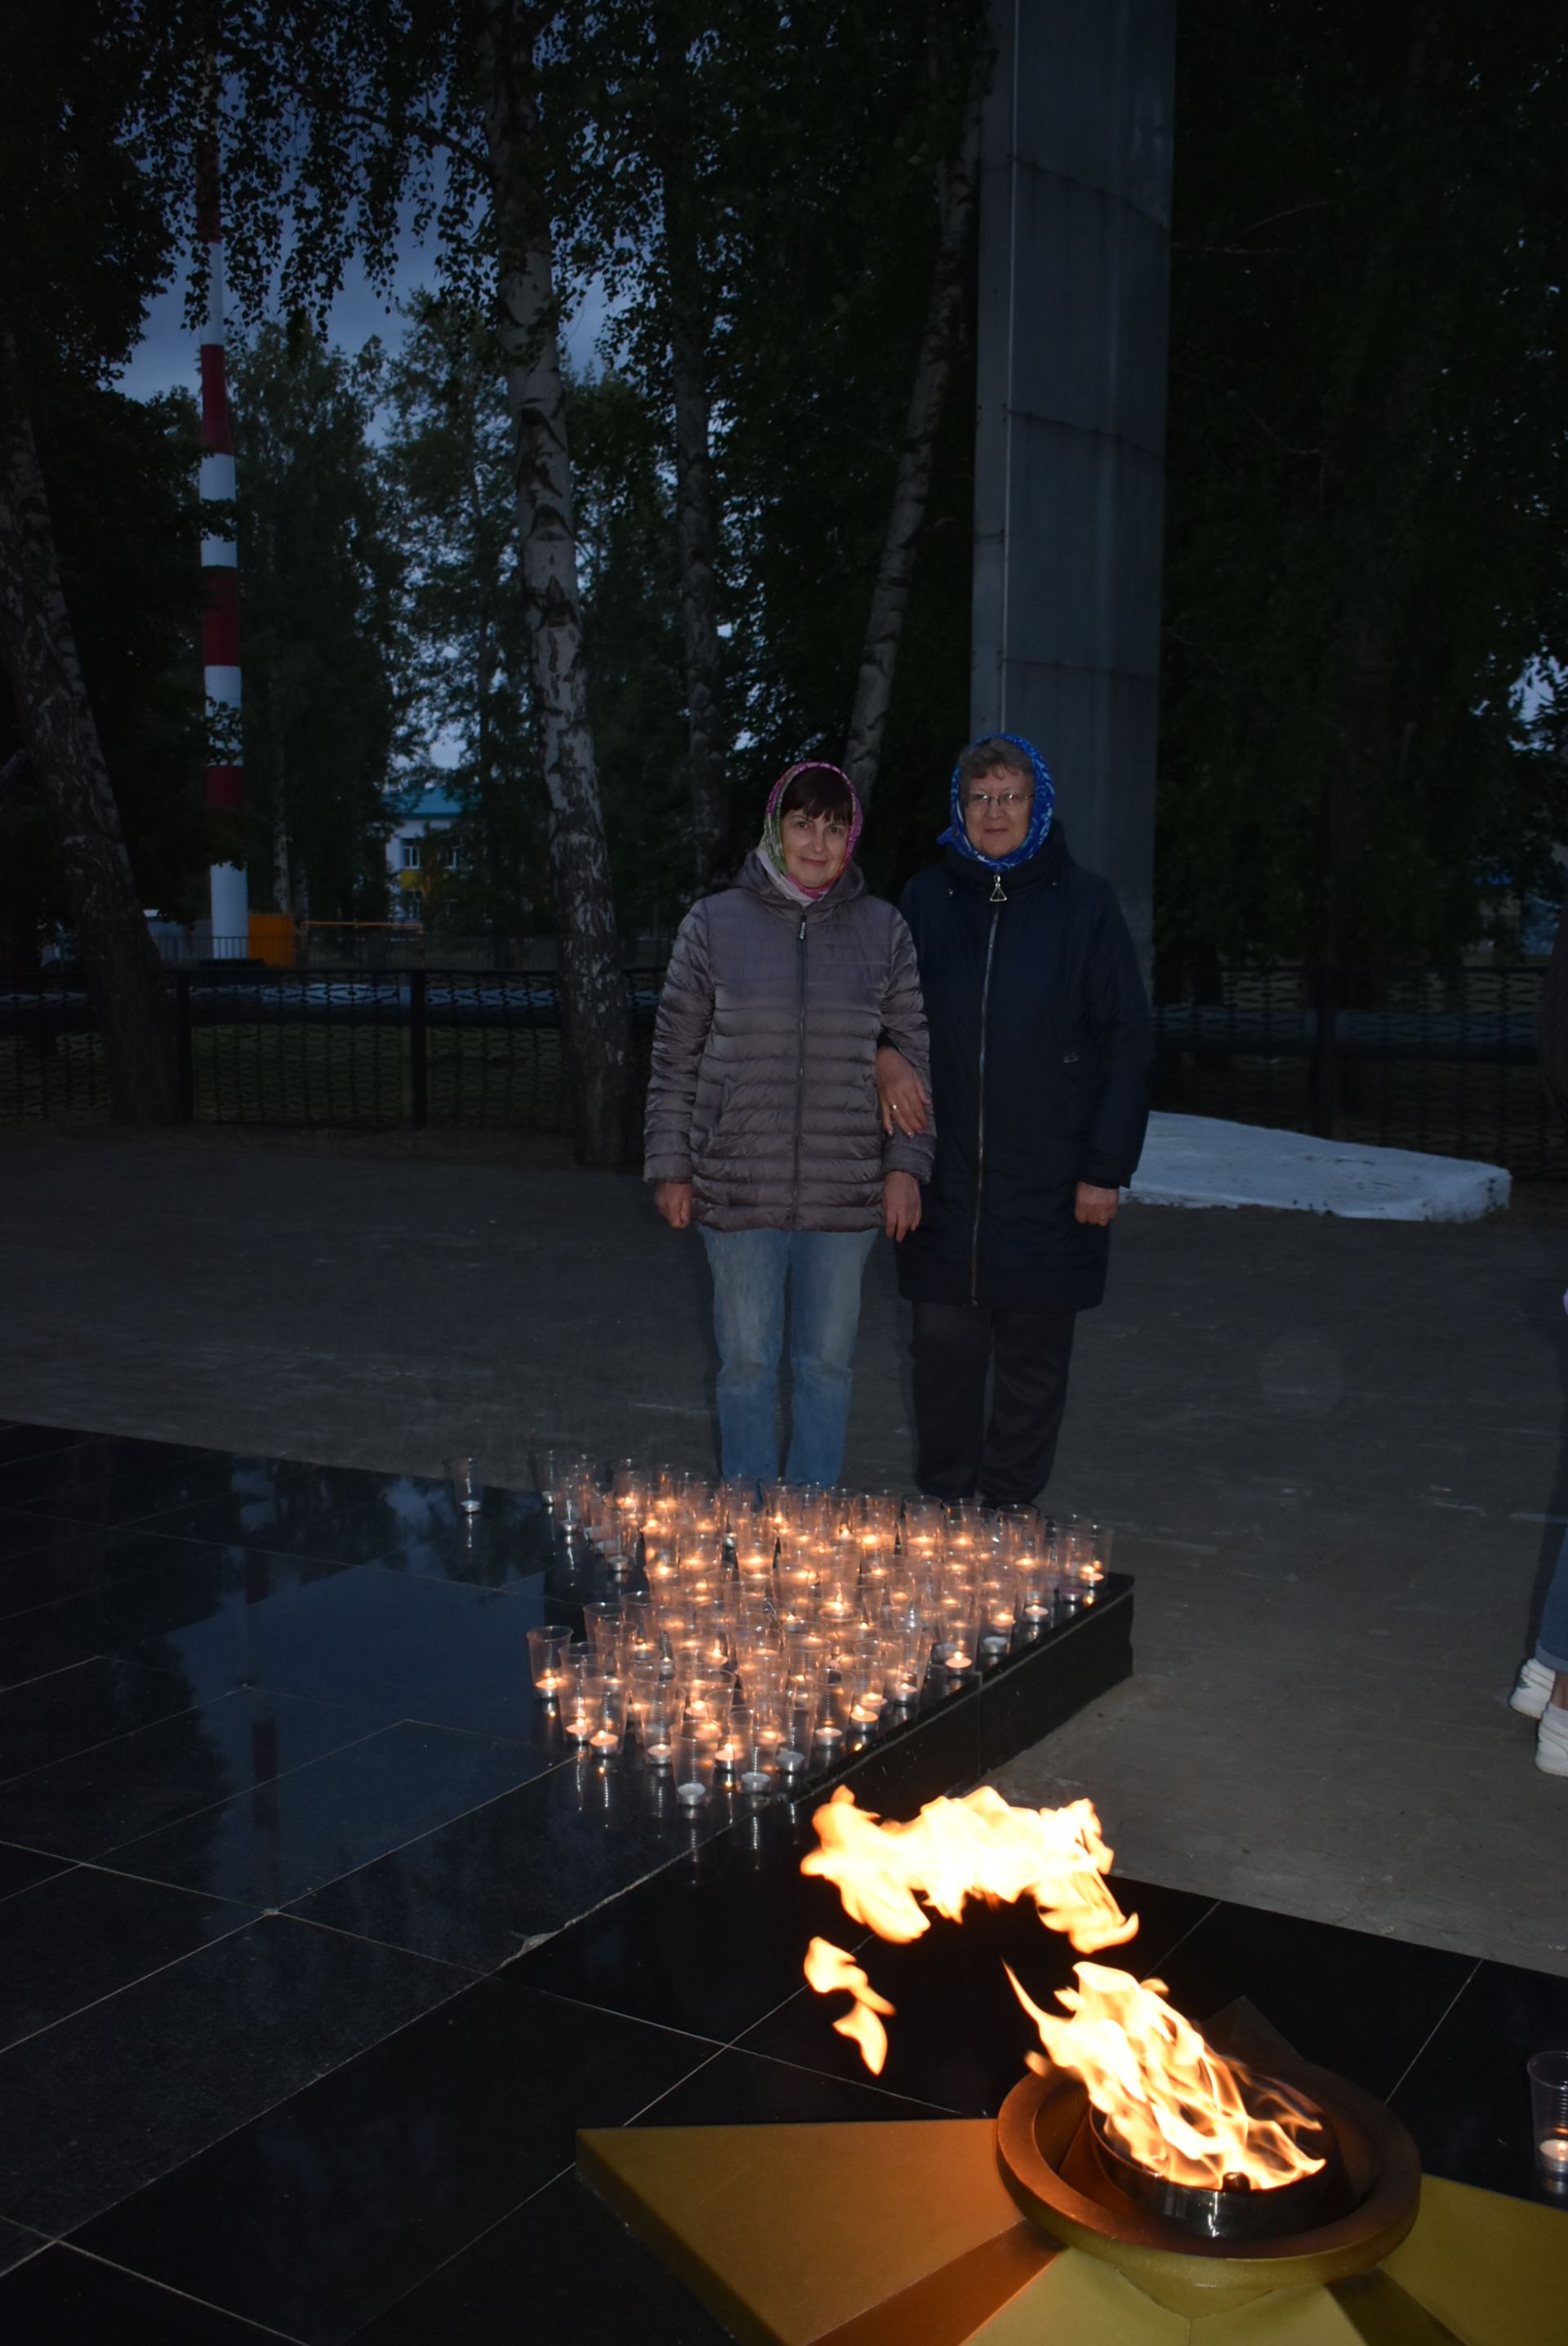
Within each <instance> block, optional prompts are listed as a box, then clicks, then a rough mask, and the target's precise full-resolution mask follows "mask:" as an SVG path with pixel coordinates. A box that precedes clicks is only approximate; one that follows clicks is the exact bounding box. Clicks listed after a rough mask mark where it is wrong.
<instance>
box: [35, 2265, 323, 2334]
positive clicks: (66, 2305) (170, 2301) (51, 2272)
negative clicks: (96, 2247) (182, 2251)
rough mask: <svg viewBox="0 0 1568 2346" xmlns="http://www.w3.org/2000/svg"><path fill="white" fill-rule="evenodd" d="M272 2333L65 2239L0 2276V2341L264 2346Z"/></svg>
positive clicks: (274, 2332) (273, 2332) (275, 2332)
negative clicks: (68, 2243) (82, 2251)
mask: <svg viewBox="0 0 1568 2346" xmlns="http://www.w3.org/2000/svg"><path fill="white" fill-rule="evenodd" d="M278 2335H279V2333H278V2332H277V2331H268V2330H258V2329H257V2328H256V2327H255V2325H254V2323H252V2322H249V2321H236V2320H235V2318H234V2316H233V2315H232V2314H229V2313H219V2311H218V2310H217V2309H216V2308H215V2307H213V2306H209V2305H199V2304H197V2303H196V2302H195V2301H194V2300H192V2299H190V2298H188V2297H181V2296H178V2295H177V2293H176V2292H175V2291H174V2290H168V2289H160V2288H158V2284H157V2283H156V2282H154V2281H148V2280H140V2279H138V2277H137V2275H136V2274H135V2273H128V2272H122V2271H120V2270H117V2267H115V2266H114V2265H107V2264H104V2263H102V2262H100V2260H99V2259H97V2257H86V2256H83V2255H81V2254H80V2253H79V2251H78V2250H76V2249H72V2248H67V2247H65V2246H63V2245H56V2246H55V2247H53V2248H49V2249H45V2251H44V2253H43V2255H42V2256H39V2257H35V2258H33V2259H31V2261H30V2262H28V2263H27V2264H25V2265H23V2266H22V2267H21V2268H20V2270H17V2271H15V2272H10V2273H7V2274H6V2275H5V2279H4V2280H0V2336H3V2337H4V2338H5V2346H76V2341H80V2342H81V2346H89V2341H90V2346H266V2341H267V2340H268V2339H269V2338H273V2339H275V2338H276V2337H277V2336H278ZM290 2346H292V2341H290Z"/></svg>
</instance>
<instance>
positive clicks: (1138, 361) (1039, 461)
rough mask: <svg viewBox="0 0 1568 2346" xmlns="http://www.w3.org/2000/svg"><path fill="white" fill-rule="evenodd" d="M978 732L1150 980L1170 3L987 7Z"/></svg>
mask: <svg viewBox="0 0 1568 2346" xmlns="http://www.w3.org/2000/svg"><path fill="white" fill-rule="evenodd" d="M993 30H994V37H995V41H996V47H997V61H996V69H995V73H994V75H993V82H992V89H991V97H990V100H989V106H988V110H987V117H986V123H985V135H984V151H983V165H982V178H981V196H980V306H979V335H978V352H977V372H978V382H977V392H978V397H977V419H976V437H975V490H974V601H973V628H974V632H973V671H972V691H971V710H972V730H973V731H974V732H975V733H986V732H992V731H997V732H1009V733H1022V734H1024V735H1026V736H1027V737H1028V738H1029V739H1031V740H1033V742H1034V743H1035V744H1036V745H1037V747H1038V748H1039V750H1041V752H1042V754H1043V755H1044V759H1045V762H1046V764H1047V765H1048V766H1049V767H1050V769H1051V771H1052V773H1053V775H1054V778H1055V780H1056V784H1057V790H1058V804H1059V806H1060V809H1061V813H1062V818H1063V821H1064V824H1065V826H1066V830H1067V834H1068V837H1069V838H1070V840H1071V841H1072V845H1073V852H1074V856H1075V857H1076V858H1077V859H1078V861H1079V862H1082V863H1084V864H1086V865H1087V866H1088V867H1089V868H1090V870H1092V871H1095V872H1103V873H1104V874H1105V877H1106V878H1107V879H1108V880H1110V881H1111V882H1113V884H1114V885H1115V889H1116V892H1117V894H1118V895H1119V897H1120V899H1121V903H1122V908H1123V910H1124V911H1125V913H1126V916H1127V920H1128V923H1129V924H1130V926H1131V928H1132V932H1133V935H1134V938H1135V942H1136V943H1137V947H1138V954H1139V957H1140V959H1141V960H1142V961H1143V963H1144V965H1145V971H1146V969H1147V966H1148V960H1149V954H1150V948H1151V941H1152V931H1153V873H1154V822H1155V760H1156V727H1157V699H1156V695H1157V678H1158V664H1159V618H1160V571H1161V553H1162V524H1163V506H1164V488H1165V420H1166V344H1167V338H1168V312H1169V284H1170V188H1171V117H1172V112H1173V103H1174V81H1175V51H1176V0H993Z"/></svg>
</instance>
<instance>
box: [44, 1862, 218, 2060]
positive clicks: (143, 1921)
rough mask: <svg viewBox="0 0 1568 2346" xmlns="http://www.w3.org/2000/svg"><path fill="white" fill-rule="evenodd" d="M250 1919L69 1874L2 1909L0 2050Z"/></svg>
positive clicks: (87, 1871) (82, 1871)
mask: <svg viewBox="0 0 1568 2346" xmlns="http://www.w3.org/2000/svg"><path fill="white" fill-rule="evenodd" d="M256 1912H257V1910H256V1909H254V1908H252V1907H246V1906H240V1905H236V1904H235V1903H234V1902H232V1901H230V1900H229V1899H223V1898H202V1897H198V1896H195V1895H193V1894H192V1893H191V1892H189V1891H188V1890H172V1889H166V1888H164V1887H163V1886H162V1885H161V1884H160V1885H157V1886H153V1885H149V1884H148V1883H147V1882H137V1881H133V1880H131V1879H130V1878H129V1877H128V1876H127V1875H125V1874H120V1873H107V1872H104V1871H103V1870H102V1869H101V1868H99V1867H97V1866H92V1865H76V1866H72V1867H71V1869H70V1871H69V1872H66V1873H56V1875H54V1877H53V1878H52V1879H51V1880H49V1881H47V1882H39V1883H38V1884H37V1885H36V1888H34V1889H32V1890H28V1891H25V1892H23V1893H22V1894H21V1895H20V1896H19V1897H17V1898H15V1899H13V1900H11V1901H10V1902H8V1903H7V1906H6V1910H5V1923H4V1926H3V1928H0V2050H4V2049H5V2047H6V2046H8V2045H17V2044H20V2043H21V2042H22V2040H23V2039H24V2038H25V2037H29V2036H34V2035H36V2034H37V2033H38V2031H39V2030H40V2029H46V2028H50V2027H52V2026H53V2025H54V2023H55V2022H56V2021H57V2020H64V2019H66V2018H67V2017H68V2015H70V2014H72V2013H74V2012H82V2011H85V2010H86V2009H87V2007H88V2006H89V2005H91V2004H97V2003H98V2002H99V2001H100V2000H101V1999H102V1998H103V1997H105V1996H112V1995H115V1994H117V1993H118V1991H119V1990H120V1989H121V1988H123V1987H128V1986H130V1985H131V1984H132V1983H133V1982H135V1981H137V1980H140V1979H146V1978H148V1977H149V1976H150V1975H151V1974H154V1973H157V1972H160V1971H163V1970H164V1969H165V1968H166V1967H167V1966H168V1964H178V1963H179V1962H181V1961H182V1960H183V1959H184V1957H186V1956H187V1955H192V1954H194V1953H196V1952H197V1951H198V1949H199V1948H202V1947H209V1946H211V1945H212V1944H213V1943H215V1942H216V1941H218V1940H219V1939H223V1938H227V1937H228V1935H229V1933H230V1932H231V1931H238V1930H241V1929H242V1928H243V1927H244V1925H245V1924H246V1923H249V1922H253V1921H254V1920H255V1919H256Z"/></svg>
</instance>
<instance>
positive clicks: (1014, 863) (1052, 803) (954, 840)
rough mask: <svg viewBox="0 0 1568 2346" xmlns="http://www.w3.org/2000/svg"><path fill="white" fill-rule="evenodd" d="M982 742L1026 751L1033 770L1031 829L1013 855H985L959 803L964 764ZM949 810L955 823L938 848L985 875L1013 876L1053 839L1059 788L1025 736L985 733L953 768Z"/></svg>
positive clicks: (971, 744) (1042, 759)
mask: <svg viewBox="0 0 1568 2346" xmlns="http://www.w3.org/2000/svg"><path fill="white" fill-rule="evenodd" d="M982 741H1010V742H1011V743H1012V745H1013V748H1014V749H1015V750H1023V753H1024V755H1025V757H1026V758H1027V759H1028V760H1029V763H1030V765H1031V766H1032V768H1033V772H1034V804H1033V809H1032V810H1031V811H1030V816H1029V828H1028V830H1027V831H1025V832H1024V834H1023V844H1022V845H1021V846H1019V847H1015V848H1014V849H1013V852H1012V854H1011V855H982V853H981V852H980V850H979V848H978V847H976V845H975V844H974V841H972V839H971V838H970V835H969V832H968V830H967V829H966V828H965V825H964V820H963V808H962V804H961V802H960V800H959V780H958V778H959V775H960V773H961V771H962V766H963V760H964V759H965V758H966V757H967V756H968V755H969V750H977V749H978V748H979V747H980V743H981V742H982ZM948 807H949V811H950V813H951V815H952V821H950V822H949V824H948V827H947V829H946V830H945V831H943V832H942V837H941V839H940V840H939V841H937V844H938V846H939V847H947V848H951V849H952V850H953V851H954V852H956V853H957V854H959V855H964V856H968V857H970V858H971V859H972V861H973V862H975V863H977V864H979V865H980V866H981V867H982V869H983V870H984V871H986V872H1013V871H1016V869H1017V868H1018V866H1019V865H1020V864H1021V863H1028V862H1032V861H1033V858H1034V857H1035V856H1036V855H1038V854H1039V852H1040V850H1041V849H1042V848H1043V847H1044V844H1045V841H1046V840H1047V839H1048V838H1049V837H1050V835H1051V821H1052V817H1053V815H1054V813H1055V811H1056V787H1055V784H1054V782H1053V781H1052V780H1051V774H1050V770H1049V769H1048V767H1047V766H1046V763H1045V760H1044V758H1043V757H1042V756H1041V755H1040V752H1039V750H1037V749H1036V748H1035V747H1034V744H1033V741H1026V740H1025V739H1023V735H1022V733H982V734H981V735H980V736H979V737H978V739H975V740H973V741H972V742H971V743H970V744H969V749H968V750H961V751H960V753H959V758H958V762H957V764H956V765H955V766H954V767H953V770H952V783H951V784H950V786H949V790H948Z"/></svg>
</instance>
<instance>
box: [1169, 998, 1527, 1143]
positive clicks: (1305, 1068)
mask: <svg viewBox="0 0 1568 2346" xmlns="http://www.w3.org/2000/svg"><path fill="white" fill-rule="evenodd" d="M1544 974H1545V973H1544V968H1543V966H1528V965H1527V966H1519V967H1512V968H1509V967H1498V968H1490V969H1489V968H1473V969H1461V970H1460V971H1457V972H1456V973H1454V974H1451V975H1449V976H1438V975H1435V974H1432V973H1431V972H1430V971H1426V970H1406V969H1384V970H1377V971H1370V972H1364V973H1356V974H1350V973H1339V974H1338V975H1337V976H1336V977H1334V978H1333V979H1331V980H1329V979H1327V978H1326V977H1325V975H1324V974H1323V973H1321V972H1312V971H1309V970H1308V969H1307V968H1305V967H1303V966H1300V965H1278V964H1276V965H1273V966H1270V967H1268V968H1252V969H1244V968H1230V969H1226V970H1224V971H1222V972H1219V973H1217V974H1216V975H1215V976H1214V977H1213V979H1212V980H1211V982H1210V983H1209V984H1207V986H1201V987H1200V986H1194V987H1191V988H1189V989H1188V991H1187V992H1186V994H1185V995H1183V996H1182V997H1181V998H1178V999H1176V1000H1175V1001H1166V1002H1163V1003H1161V1004H1160V1005H1159V1006H1158V1008H1157V1009H1156V1035H1157V1055H1158V1056H1157V1073H1156V1104H1157V1105H1158V1106H1159V1107H1163V1108H1169V1109H1175V1110H1177V1111H1185V1112H1186V1113H1187V1114H1189V1115H1193V1116H1220V1117H1234V1118H1235V1119H1236V1120H1237V1122H1238V1123H1242V1124H1265V1125H1276V1126H1280V1127H1286V1128H1288V1129H1290V1130H1293V1131H1298V1132H1309V1131H1312V1130H1314V1129H1318V1130H1320V1131H1321V1130H1330V1131H1331V1132H1332V1133H1333V1135H1334V1136H1335V1137H1337V1138H1339V1139H1344V1140H1357V1141H1370V1142H1373V1143H1375V1144H1376V1145H1377V1146H1378V1147H1380V1148H1420V1149H1428V1150H1431V1152H1432V1153H1433V1154H1434V1155H1436V1156H1441V1157H1477V1158H1483V1159H1485V1160H1487V1161H1488V1162H1490V1163H1492V1164H1494V1165H1506V1166H1507V1167H1509V1168H1510V1169H1511V1170H1512V1172H1515V1173H1519V1174H1523V1175H1526V1176H1531V1175H1534V1176H1540V1175H1549V1176H1552V1177H1553V1178H1562V1177H1563V1176H1564V1175H1568V1145H1565V1143H1564V1140H1563V1133H1562V1130H1561V1127H1559V1125H1558V1123H1557V1120H1556V1117H1555V1116H1554V1115H1553V1110H1552V1108H1551V1105H1550V1103H1549V1102H1548V1100H1547V1097H1546V1094H1545V1092H1544V1091H1543V1087H1542V1084H1541V1079H1540V1076H1539V1075H1538V1074H1537V1072H1536V1060H1535V1029H1536V1020H1537V1017H1538V1015H1539V1012H1540V1007H1541V988H1542V984H1543V978H1544Z"/></svg>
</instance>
